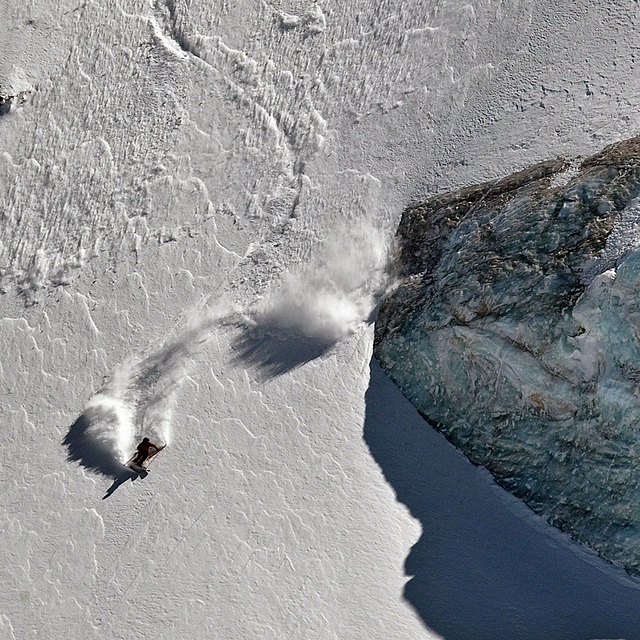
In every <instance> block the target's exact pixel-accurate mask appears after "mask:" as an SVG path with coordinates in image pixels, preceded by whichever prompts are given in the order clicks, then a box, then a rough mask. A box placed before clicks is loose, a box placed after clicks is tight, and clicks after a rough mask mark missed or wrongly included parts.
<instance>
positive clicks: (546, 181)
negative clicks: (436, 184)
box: [375, 137, 640, 574]
mask: <svg viewBox="0 0 640 640" xmlns="http://www.w3.org/2000/svg"><path fill="white" fill-rule="evenodd" d="M639 194H640V137H639V138H634V139H631V140H628V141H625V142H622V143H618V144H615V145H611V146H609V147H607V148H606V149H604V150H603V151H602V152H601V153H599V154H597V155H595V156H593V157H591V158H589V159H587V160H586V161H584V162H582V164H580V165H579V166H573V167H572V166H571V165H568V164H567V163H565V162H564V161H562V160H553V161H549V162H544V163H541V164H538V165H536V166H534V167H531V168H529V169H527V170H525V171H521V172H519V173H515V174H513V175H511V176H508V177H506V178H502V179H499V180H494V181H491V182H487V183H484V184H481V185H477V186H473V187H468V188H465V189H461V190H459V191H457V192H455V193H449V194H444V195H441V196H438V197H435V198H433V199H430V200H428V201H426V202H422V203H418V204H416V205H414V206H412V207H410V208H408V209H407V210H406V211H405V212H404V215H403V216H402V219H401V222H400V226H399V228H398V232H397V236H396V239H397V247H396V251H395V255H394V259H393V263H392V281H393V283H394V285H393V288H392V290H391V291H390V292H389V293H388V294H387V295H386V297H385V298H384V300H383V303H382V306H381V309H380V313H379V318H378V321H377V323H376V340H375V355H376V357H377V358H378V359H379V360H380V362H381V364H382V366H383V367H384V369H385V370H386V371H387V373H388V374H389V376H390V377H391V378H392V379H393V380H394V382H395V383H396V384H397V385H398V386H399V387H400V388H401V389H402V391H403V392H404V394H405V395H406V396H407V397H408V398H409V399H410V400H411V402H412V403H413V404H414V405H415V406H416V407H417V408H418V410H419V411H420V412H421V413H422V414H423V415H424V416H425V417H426V418H427V419H428V421H429V422H430V423H431V424H432V425H434V426H436V428H437V429H438V430H440V431H441V432H442V433H444V434H445V436H446V437H447V438H448V439H449V440H450V441H451V442H453V443H454V444H455V445H456V446H457V447H459V448H460V449H461V450H462V451H463V452H464V453H465V454H466V455H467V456H468V457H469V459H470V460H471V461H472V462H474V463H475V464H479V465H484V466H485V467H486V468H487V469H489V471H490V472H491V473H492V474H493V476H494V477H495V478H496V480H497V481H498V482H499V483H500V484H501V485H502V486H504V487H505V488H507V489H508V490H509V491H511V492H513V493H514V494H515V495H517V496H519V497H520V498H522V499H523V500H524V501H525V502H526V503H527V504H529V505H530V506H531V507H532V508H533V509H534V510H535V511H537V512H538V513H540V514H541V515H543V516H544V517H546V518H547V519H548V520H549V521H550V522H551V523H553V524H555V525H556V526H558V527H560V528H561V529H563V530H565V531H568V532H570V533H571V534H572V535H573V536H574V538H576V539H577V540H580V541H582V542H584V543H586V544H588V545H589V546H591V547H592V548H593V549H595V550H597V551H598V553H600V554H601V555H602V556H603V557H606V558H608V559H609V560H611V561H612V562H616V563H618V564H621V565H623V566H625V567H626V568H627V569H628V570H629V571H630V572H632V573H636V574H640V509H638V508H637V505H638V502H640V465H638V461H639V460H640V428H639V427H638V425H640V304H639V303H638V301H639V300H640V250H638V249H636V248H635V247H636V244H638V245H640V233H637V232H636V228H638V229H639V230H640V224H638V223H637V221H638V220H639V219H640V198H638V195H639ZM636 237H638V240H637V242H636V241H635V238H636Z"/></svg>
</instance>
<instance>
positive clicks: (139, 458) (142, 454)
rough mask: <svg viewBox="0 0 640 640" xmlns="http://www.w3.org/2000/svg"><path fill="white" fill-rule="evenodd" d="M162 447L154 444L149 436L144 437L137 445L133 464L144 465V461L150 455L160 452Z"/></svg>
mask: <svg viewBox="0 0 640 640" xmlns="http://www.w3.org/2000/svg"><path fill="white" fill-rule="evenodd" d="M151 449H155V451H151ZM160 449H162V447H158V446H157V445H155V444H153V442H151V440H149V438H143V440H142V442H141V443H140V444H139V445H138V446H137V447H136V451H137V452H138V453H136V457H135V458H134V459H133V462H132V464H137V465H138V466H142V463H143V462H144V461H145V460H146V459H147V458H148V457H149V456H150V455H154V454H156V453H158V451H160Z"/></svg>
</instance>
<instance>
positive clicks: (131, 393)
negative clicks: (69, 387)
mask: <svg viewBox="0 0 640 640" xmlns="http://www.w3.org/2000/svg"><path fill="white" fill-rule="evenodd" d="M216 322H217V320H216V318H215V317H213V315H212V312H210V311H209V312H207V313H203V312H202V311H200V312H197V313H195V314H193V316H192V317H191V318H190V320H189V322H188V323H187V326H186V327H185V328H183V329H182V330H179V331H175V332H173V334H172V335H170V336H169V337H168V338H167V339H166V340H165V341H164V343H163V344H162V345H161V346H160V347H159V348H155V349H150V350H148V352H146V353H143V354H140V355H137V356H133V357H131V358H129V359H128V360H126V361H125V362H124V363H123V364H121V365H118V366H117V367H116V368H115V369H114V370H113V372H112V373H111V375H110V376H109V378H108V379H107V382H106V383H105V385H104V387H103V388H102V389H101V390H100V391H98V392H97V393H96V394H95V395H94V396H93V397H92V398H91V399H90V400H89V401H88V402H87V404H86V405H85V408H84V411H83V412H82V415H81V416H80V417H79V418H78V419H77V420H76V421H75V422H74V424H73V425H72V426H71V428H70V429H69V432H68V433H67V435H66V437H65V439H64V441H63V444H64V445H65V446H66V447H67V449H68V452H69V454H68V459H69V460H73V461H78V462H79V463H80V464H81V465H82V466H83V467H85V468H87V469H90V470H92V471H97V472H99V473H102V474H104V475H107V476H112V477H120V476H121V475H122V473H123V466H122V465H123V463H125V462H126V461H127V460H128V459H129V458H130V457H131V455H132V454H133V451H134V448H135V445H136V443H137V442H138V441H139V440H140V439H141V438H142V437H143V436H147V437H149V438H150V440H151V441H152V442H154V443H155V444H159V445H164V444H169V443H170V442H171V436H172V429H171V416H172V410H173V406H174V404H175V400H176V396H177V392H178V390H179V389H180V386H181V384H182V382H183V381H184V379H185V377H186V376H187V374H188V370H189V367H190V365H191V364H192V363H193V362H194V360H195V359H196V357H197V354H198V352H199V350H200V347H201V345H202V344H203V343H204V342H206V340H207V339H208V338H209V336H210V334H211V329H212V327H213V326H214V324H215V323H216Z"/></svg>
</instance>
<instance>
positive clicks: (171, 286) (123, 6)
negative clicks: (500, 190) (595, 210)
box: [0, 0, 640, 640]
mask: <svg viewBox="0 0 640 640" xmlns="http://www.w3.org/2000/svg"><path fill="white" fill-rule="evenodd" d="M639 22H640V15H639V8H638V5H637V3H636V2H634V1H632V0H620V1H619V2H615V3H601V2H597V1H596V0H578V1H576V2H572V3H564V4H562V3H558V2H552V1H551V0H541V1H538V2H535V3H533V2H525V1H524V0H522V1H519V0H515V1H513V2H508V3H507V2H496V1H495V0H477V1H475V2H471V3H469V2H465V1H458V0H428V1H426V2H418V1H417V0H416V1H413V2H401V1H400V0H391V1H388V2H387V1H385V2H369V1H367V0H354V1H353V2H349V3H339V2H335V1H334V0H321V1H319V2H310V1H294V0H291V1H287V2H274V3H269V2H264V1H262V0H255V1H254V0H238V1H237V2H221V3H214V4H212V3H205V2H203V1H202V0H193V1H192V2H186V1H185V0H165V1H163V0H158V1H157V2H147V1H139V2H136V1H130V0H115V1H113V2H103V1H102V0H89V1H88V2H75V1H72V0H61V1H60V2H55V3H53V2H48V1H46V0H36V1H34V2H29V3H24V2H17V1H15V0H2V1H0V97H2V98H3V99H4V101H5V102H4V103H3V105H2V108H1V109H0V112H1V113H2V115H0V229H1V231H0V269H1V271H0V276H2V279H1V284H2V286H3V288H4V291H5V292H4V293H3V294H2V295H1V296H0V306H1V314H0V345H1V350H0V354H1V355H0V385H1V386H0V393H1V394H2V405H1V406H2V410H3V411H2V418H3V430H2V434H3V441H2V445H3V446H2V449H1V451H0V460H1V464H0V474H1V477H0V482H1V485H2V491H1V492H0V552H1V553H2V561H1V562H0V638H8V639H20V640H22V639H24V638H32V639H35V638H37V639H50V638H87V639H89V638H100V639H106V638H124V637H127V638H138V639H146V638H154V639H160V638H162V639H167V640H168V639H182V638H190V639H197V638H203V639H205V638H278V639H280V638H305V639H307V638H308V639H311V638H314V639H315V638H317V639H325V638H326V639H328V638H339V639H341V640H344V639H350V638H353V639H359V638H371V639H373V638H379V639H390V638H398V639H408V638H420V639H422V638H428V639H431V638H446V639H447V640H462V639H465V640H473V639H478V640H480V639H483V640H485V639H486V640H488V639H489V638H491V639H492V640H495V639H496V638H510V639H511V640H515V639H518V638H521V639H523V640H536V639H538V638H540V639H542V638H562V639H569V640H571V639H575V640H578V639H581V640H584V639H585V638H596V637H600V638H604V637H609V638H623V637H624V638H626V639H627V640H630V639H633V638H640V613H639V612H640V606H639V605H640V590H638V586H639V583H638V582H637V581H634V580H631V579H629V578H627V577H626V576H625V574H623V573H622V572H621V571H619V570H618V569H616V568H615V567H611V566H609V565H607V564H606V563H604V562H602V561H600V560H599V559H597V558H595V557H594V556H593V555H592V554H590V553H588V552H586V551H585V550H583V549H580V548H578V547H577V546H576V545H574V544H573V543H571V542H570V541H567V540H566V539H565V538H564V537H563V536H562V535H561V534H559V533H557V532H555V531H554V530H552V529H551V528H550V527H548V526H547V525H545V524H544V523H542V522H541V521H539V520H538V519H537V518H535V517H533V516H532V515H530V514H529V513H528V512H527V510H526V509H525V508H524V507H522V505H520V504H519V503H518V502H517V501H515V500H514V499H512V498H511V497H510V496H507V495H506V494H504V492H503V491H501V490H499V489H498V488H497V487H496V486H495V485H493V484H492V482H491V480H490V478H488V477H487V474H485V473H483V472H482V470H480V469H476V468H474V467H472V466H471V465H470V464H469V463H467V462H466V460H465V459H464V458H462V457H461V456H460V455H459V454H458V453H457V452H456V451H455V450H453V449H452V448H451V447H450V446H449V445H448V444H447V443H446V442H445V441H444V440H443V439H442V438H440V437H439V436H437V435H436V434H434V433H432V431H431V430H430V428H429V427H428V426H427V425H426V424H425V423H424V422H423V421H422V420H421V419H420V418H419V416H418V415H417V414H416V413H415V411H414V410H413V409H412V408H411V406H410V405H409V404H408V402H407V401H405V400H404V399H403V398H402V396H401V395H400V394H399V392H398V391H397V390H396V389H395V388H394V387H393V386H392V385H391V384H390V383H389V381H388V380H387V379H386V378H385V377H384V376H383V375H382V374H381V372H380V370H379V368H377V365H376V364H375V363H371V362H370V361H371V352H372V336H373V331H372V325H371V324H370V322H371V320H372V313H373V312H374V309H375V304H376V296H377V294H378V293H379V291H380V288H381V287H382V286H383V281H382V270H383V266H384V259H385V245H386V244H388V242H389V240H390V238H391V236H392V234H393V232H394V229H395V225H396V223H397V220H398V218H399V216H400V214H401V212H402V209H403V208H404V207H405V206H406V205H407V204H408V203H409V202H411V201H413V200H415V199H418V198H422V197H425V196H427V195H429V194H433V193H436V192H441V191H444V190H448V189H452V188H457V187H460V186H463V185H467V184H472V183H474V182H479V181H482V180H487V179H490V178H493V177H497V176H500V175H506V174H508V173H511V172H513V171H515V170H518V169H522V168H524V167H526V166H528V165H530V164H532V163H534V162H538V161H541V160H545V159H548V158H550V157H555V156H558V155H564V156H567V157H569V158H576V157H579V156H586V155H589V154H591V153H593V152H595V151H596V150H598V149H600V148H602V147H603V146H604V145H605V144H608V143H610V142H614V141H616V140H622V139H625V138H629V137H631V136H633V135H636V134H637V133H638V132H639V129H640V115H639V114H640V110H639V108H638V106H639V105H638V101H639V100H640V98H639V96H640V91H639V89H640V79H639V77H638V74H637V70H636V63H637V60H636V58H637V55H638V53H637V32H638V27H639V26H640V25H639V24H638V23H639ZM628 228H629V229H630V231H629V233H635V231H634V230H635V228H636V225H635V223H633V224H631V223H630V224H629V227H628ZM621 242H622V240H621ZM624 243H628V244H629V246H633V244H634V243H635V241H633V240H630V239H628V238H627V239H626V240H624ZM625 246H626V244H625ZM145 434H146V435H149V436H150V437H152V439H155V440H156V441H159V442H163V443H167V444H168V445H169V446H168V447H167V448H166V450H165V451H163V453H162V454H161V455H159V456H158V458H157V460H156V461H154V462H153V463H152V465H151V467H150V473H149V475H148V476H147V477H146V478H144V479H143V478H139V479H135V480H132V479H131V478H130V477H122V476H120V475H118V474H119V473H120V471H119V469H120V468H121V467H119V465H120V463H121V462H122V461H123V460H125V459H126V458H127V457H128V456H129V455H130V454H131V452H132V450H133V447H134V446H135V443H136V441H137V439H139V438H140V437H141V436H142V435H145ZM412 545H415V546H414V547H413V550H412ZM405 560H406V561H407V565H406V572H407V575H405V566H404V563H405ZM408 576H415V577H413V578H412V579H411V580H410V581H409V583H408V584H407V586H406V590H405V583H407V580H408V579H409V577H408Z"/></svg>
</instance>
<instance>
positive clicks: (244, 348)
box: [233, 326, 335, 379]
mask: <svg viewBox="0 0 640 640" xmlns="http://www.w3.org/2000/svg"><path fill="white" fill-rule="evenodd" d="M334 344H335V341H329V340H324V339H321V338H309V337H307V336H303V335H301V334H299V333H294V332H291V331H287V330H284V329H283V330H279V329H276V328H273V327H268V328H264V327H261V326H254V327H248V326H245V327H243V329H242V332H241V334H240V335H239V336H238V337H237V338H236V339H235V340H234V342H233V349H234V351H235V352H236V355H237V358H236V360H237V361H239V362H241V363H243V364H248V365H251V366H253V367H256V368H257V369H259V370H260V371H261V373H262V375H263V376H264V377H265V378H267V379H271V378H276V377H278V376H281V375H283V374H284V373H287V372H289V371H292V370H293V369H296V368H297V367H300V366H302V365H304V364H306V363H308V362H311V361H312V360H315V359H316V358H319V357H320V356H322V355H324V354H325V353H327V352H328V351H329V350H330V349H331V348H332V347H333V346H334Z"/></svg>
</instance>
